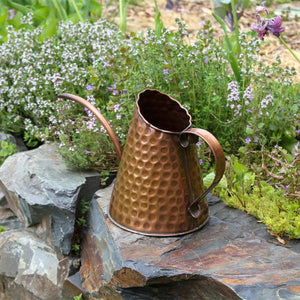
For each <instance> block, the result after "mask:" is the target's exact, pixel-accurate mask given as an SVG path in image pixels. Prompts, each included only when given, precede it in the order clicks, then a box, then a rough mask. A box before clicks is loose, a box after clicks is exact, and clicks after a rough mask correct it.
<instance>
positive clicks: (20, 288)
mask: <svg viewBox="0 0 300 300" xmlns="http://www.w3.org/2000/svg"><path fill="white" fill-rule="evenodd" d="M0 266H1V268H0V285H2V290H1V289H0V292H1V294H0V295H2V296H3V295H4V296H5V297H3V298H1V299H14V300H15V299H49V300H54V299H61V296H62V287H63V284H64V281H65V279H66V278H67V275H68V259H67V258H63V257H61V256H58V255H57V253H56V252H55V250H54V249H53V248H51V247H49V246H48V245H47V244H46V243H45V242H44V241H42V240H41V239H40V238H38V237H37V236H36V235H35V234H33V233H32V232H29V231H28V230H26V229H18V230H12V231H7V232H2V233H1V234H0Z"/></svg>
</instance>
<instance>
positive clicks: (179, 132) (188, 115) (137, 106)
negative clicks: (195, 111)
mask: <svg viewBox="0 0 300 300" xmlns="http://www.w3.org/2000/svg"><path fill="white" fill-rule="evenodd" d="M147 91H151V92H157V93H159V94H161V95H165V96H166V97H167V98H169V99H170V100H172V101H174V102H175V103H176V104H177V105H178V106H179V107H180V109H182V110H183V111H184V112H185V114H186V115H187V117H188V119H189V121H188V122H189V125H188V126H187V127H186V128H184V129H183V130H182V131H170V130H165V129H161V128H159V127H156V126H154V125H153V124H151V123H150V122H149V121H147V120H146V119H145V118H144V116H143V114H142V113H141V110H140V104H139V101H140V97H141V94H143V93H145V92H147ZM136 108H137V110H138V114H139V116H140V117H141V118H142V120H143V121H144V122H145V123H146V124H147V125H148V126H150V127H151V128H153V129H155V130H157V131H160V132H163V133H169V134H175V135H180V134H181V133H182V132H184V131H186V130H188V129H190V128H191V127H192V117H191V115H190V114H189V112H188V111H187V109H186V108H185V107H184V106H183V105H182V104H181V103H180V102H179V101H178V100H176V99H175V98H173V97H171V96H170V95H168V94H166V93H163V92H161V91H160V90H157V89H145V90H143V91H141V92H139V93H138V96H137V100H136Z"/></svg>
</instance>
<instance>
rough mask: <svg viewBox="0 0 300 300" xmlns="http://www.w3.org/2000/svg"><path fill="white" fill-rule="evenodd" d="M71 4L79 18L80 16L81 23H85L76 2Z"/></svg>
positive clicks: (72, 0)
mask: <svg viewBox="0 0 300 300" xmlns="http://www.w3.org/2000/svg"><path fill="white" fill-rule="evenodd" d="M71 3H72V5H73V7H74V9H75V11H76V14H77V16H78V18H79V20H80V22H84V21H83V18H82V16H81V14H80V12H79V10H78V7H77V5H76V3H75V1H74V0H71Z"/></svg>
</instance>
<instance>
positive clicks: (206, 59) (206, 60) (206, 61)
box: [203, 56, 208, 65]
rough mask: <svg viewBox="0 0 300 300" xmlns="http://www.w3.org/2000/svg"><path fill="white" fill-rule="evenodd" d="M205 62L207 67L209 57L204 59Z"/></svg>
mask: <svg viewBox="0 0 300 300" xmlns="http://www.w3.org/2000/svg"><path fill="white" fill-rule="evenodd" d="M203 62H204V63H205V64H206V65H207V63H208V57H207V56H205V57H204V61H203Z"/></svg>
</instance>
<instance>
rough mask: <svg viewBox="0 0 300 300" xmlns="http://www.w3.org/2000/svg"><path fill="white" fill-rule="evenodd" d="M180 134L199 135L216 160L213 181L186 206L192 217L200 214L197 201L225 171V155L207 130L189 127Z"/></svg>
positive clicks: (215, 183) (216, 182)
mask: <svg viewBox="0 0 300 300" xmlns="http://www.w3.org/2000/svg"><path fill="white" fill-rule="evenodd" d="M182 134H194V135H197V136H199V137H201V138H202V139H203V140H204V141H205V142H206V143H207V144H208V146H209V148H210V149H211V150H212V152H213V154H214V157H215V162H216V174H215V178H214V180H213V182H212V183H211V185H210V186H209V187H208V189H207V190H206V191H205V192H203V193H202V194H201V195H200V196H199V197H198V198H196V199H195V200H193V201H192V202H191V204H190V206H189V208H188V210H189V212H190V213H191V215H192V216H193V217H194V218H198V217H199V215H200V210H199V208H198V203H199V201H200V200H201V199H203V198H204V197H205V196H206V195H207V194H208V193H209V192H210V191H211V190H212V189H213V188H214V187H215V186H216V185H217V184H218V183H219V181H220V180H221V178H222V176H223V174H224V171H225V156H224V152H223V149H222V147H221V145H220V143H219V141H218V140H217V139H216V138H215V136H213V135H212V134H211V133H210V132H209V131H207V130H204V129H199V128H190V129H188V130H185V131H184V132H182Z"/></svg>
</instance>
